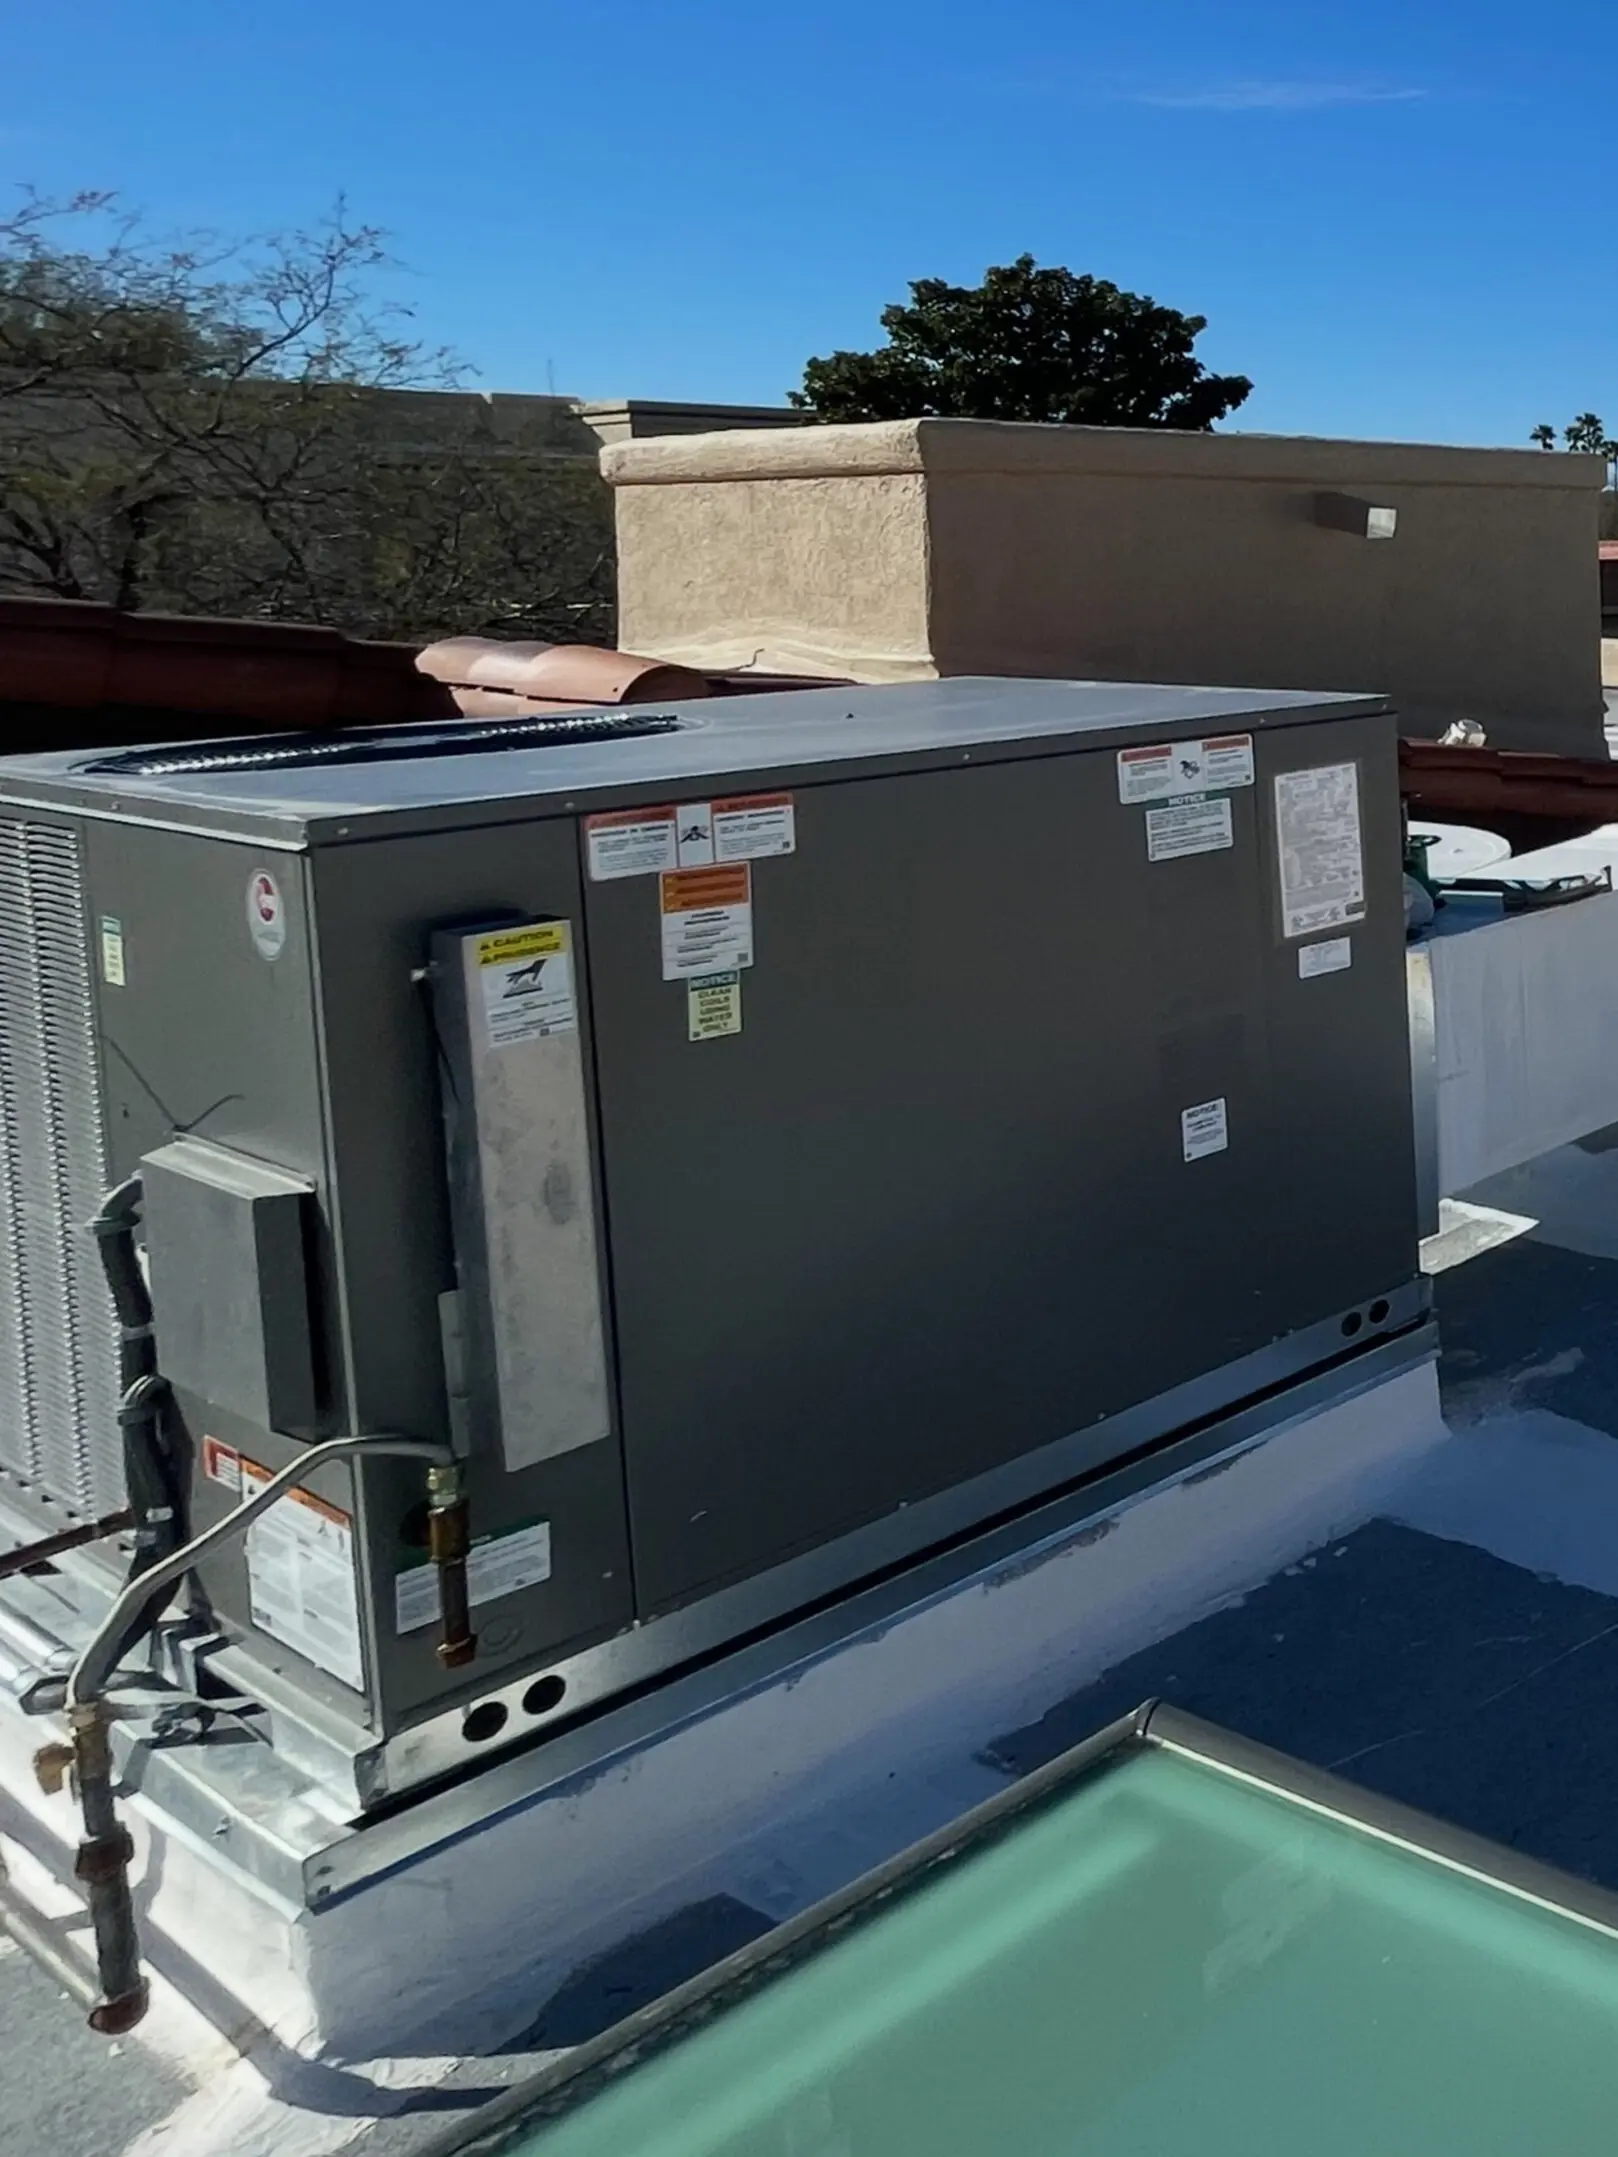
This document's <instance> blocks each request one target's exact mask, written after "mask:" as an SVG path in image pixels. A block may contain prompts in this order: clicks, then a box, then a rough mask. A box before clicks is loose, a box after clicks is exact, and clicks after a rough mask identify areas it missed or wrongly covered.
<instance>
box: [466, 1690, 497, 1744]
mask: <svg viewBox="0 0 1618 2157" xmlns="http://www.w3.org/2000/svg"><path fill="white" fill-rule="evenodd" d="M505 1727H506V1704H505V1702H504V1701H503V1700H480V1701H479V1702H478V1704H477V1706H476V1707H475V1708H468V1709H467V1711H466V1714H465V1716H464V1718H463V1719H462V1722H461V1736H462V1737H463V1738H465V1740H466V1742H467V1744H468V1745H486V1744H487V1743H488V1741H489V1739H490V1738H497V1737H498V1736H499V1735H500V1733H501V1731H502V1730H504V1728H505Z"/></svg>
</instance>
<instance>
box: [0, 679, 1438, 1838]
mask: <svg viewBox="0 0 1618 2157" xmlns="http://www.w3.org/2000/svg"><path fill="white" fill-rule="evenodd" d="M0 1101H3V1115H4V1135H5V1170H4V1181H3V1186H0V1297H3V1303H4V1308H3V1315H0V1459H3V1484H0V1498H4V1499H5V1500H7V1502H9V1503H11V1504H12V1505H13V1508H14V1509H16V1508H18V1507H20V1508H21V1509H22V1510H24V1511H31V1513H32V1514H33V1516H34V1517H35V1519H36V1521H39V1520H44V1521H50V1522H54V1523H55V1524H57V1525H58V1526H60V1525H61V1524H62V1523H63V1522H64V1521H70V1520H72V1519H74V1518H77V1517H80V1516H85V1515H89V1514H93V1513H98V1512H105V1511H107V1510H108V1509H110V1508H112V1507H115V1506H117V1505H118V1504H119V1503H120V1502H121V1497H122V1491H123V1474H122V1464H121V1456H120V1433H119V1428H118V1422H117V1416H116V1405H117V1382H116V1372H117V1350H118V1339H117V1329H116V1327H115V1324H114V1321H113V1316H112V1312H111V1310H110V1308H109V1304H108V1299H107V1294H106V1291H105V1289H104V1287H103V1285H102V1281H101V1276H100V1272H99V1270H98V1267H97V1261H96V1254H95V1251H94V1249H93V1248H92V1246H91V1243H90V1241H89V1239H87V1238H86V1237H85V1236H84V1235H83V1233H82V1232H81V1231H82V1224H84V1223H85V1222H86V1221H88V1220H89V1219H90V1218H91V1217H92V1215H94V1214H95V1212H96V1211H97V1208H98V1205H99V1203H100V1200H101V1197H102V1194H103V1193H104V1191H105V1190H106V1189H107V1188H108V1187H109V1186H111V1185H114V1184H116V1183H119V1182H120V1181H122V1180H123V1179H127V1178H130V1177H133V1176H138V1177H139V1178H140V1179H141V1182H142V1200H141V1204H142V1215H143V1227H142V1235H143V1237H144V1242H145V1262H146V1265H147V1268H148V1273H149V1280H150V1287H151V1294H152V1299H153V1302H154V1306H155V1311H156V1334H157V1348H158V1360H159V1363H160V1366H161V1369H162V1372H163V1373H164V1375H165V1376H166V1377H167V1379H168V1380H169V1381H170V1383H171V1385H172V1387H173V1400H174V1405H175V1410H176V1412H177V1417H178V1425H179V1428H180V1430H181V1432H182V1434H183V1440H184V1450H185V1454H186V1457H187V1459H188V1462H189V1477H190V1482H189V1505H190V1522H189V1527H190V1529H191V1531H192V1532H195V1531H196V1530H198V1529H201V1528H204V1527H206V1526H207V1525H208V1524H209V1523H211V1522H213V1521H215V1520H217V1519H218V1518H219V1517H221V1516H222V1515H223V1514H224V1513H225V1512H226V1511H227V1510H228V1509H229V1508H231V1507H232V1506H233V1505H235V1504H236V1503H237V1502H238V1501H239V1499H240V1498H241V1497H242V1496H243V1495H244V1494H245V1493H247V1492H250V1491H251V1490H253V1489H254V1488H255V1487H256V1485H257V1483H258V1482H259V1481H261V1480H262V1479H263V1478H265V1477H266V1476H268V1475H269V1474H271V1473H273V1472H274V1471H276V1470H279V1469H281V1468H283V1467H284V1466H286V1465H287V1464H288V1463H290V1462H291V1461H293V1460H294V1459H295V1458H296V1457H297V1456H298V1454H299V1452H300V1450H301V1449H303V1448H305V1447H307V1446H308V1445H309V1444H311V1443H312V1442H314V1441H318V1440H321V1439H325V1438H330V1437H333V1436H334V1435H347V1434H355V1433H393V1434H404V1435H406V1436H414V1437H418V1438H430V1439H434V1440H439V1441H443V1440H446V1439H447V1440H451V1441H453V1442H454V1444H455V1445H456V1446H457V1447H458V1449H459V1450H460V1451H461V1453H462V1454H463V1455H464V1459H465V1482H466V1488H467V1490H468V1492H469V1497H470V1522H471V1534H472V1549H471V1556H470V1562H469V1566H468V1584H469V1591H470V1599H471V1604H472V1621H473V1626H474V1629H475V1631H476V1634H477V1643H478V1644H477V1652H476V1655H475V1657H474V1658H473V1660H472V1661H471V1662H470V1663H463V1664H460V1665H459V1666H452V1667H446V1664H445V1661H444V1659H443V1658H442V1657H441V1656H439V1655H438V1654H437V1653H436V1652H435V1647H436V1643H437V1637H438V1633H437V1620H438V1616H439V1611H438V1600H439V1588H438V1581H439V1578H440V1576H439V1575H438V1574H436V1573H435V1571H434V1569H433V1566H432V1565H431V1564H430V1563H429V1558H428V1551H427V1547H426V1533H427V1531H426V1526H425V1519H424V1516H425V1510H426V1509H425V1507H424V1505H423V1502H422V1483H421V1474H420V1468H419V1464H415V1465H413V1464H412V1463H410V1462H408V1461H401V1460H399V1459H395V1458H377V1459H366V1458H361V1459H359V1460H357V1461H355V1462H354V1463H352V1464H351V1465H338V1466H332V1467H329V1468H327V1469H324V1470H322V1471H320V1472H318V1473H317V1474H316V1475H315V1476H314V1477H313V1478H312V1482H313V1488H311V1489H310V1490H308V1491H305V1492H300V1493H297V1494H294V1495H289V1496H287V1497H285V1498H283V1499H281V1500H280V1501H279V1502H278V1503H277V1504H276V1505H275V1506H274V1507H273V1509H272V1510H271V1511H269V1512H268V1513H266V1514H265V1515H264V1516H263V1518H262V1519H261V1520H260V1522H259V1523H258V1525H257V1526H255V1527H254V1529H253V1530H252V1531H251V1533H250V1534H249V1535H248V1536H247V1537H246V1539H245V1542H244V1543H240V1544H237V1545H235V1546H234V1547H231V1548H228V1549H227V1550H225V1551H224V1552H222V1553H221V1554H220V1555H218V1556H217V1557H215V1558H212V1559H210V1561H209V1562H208V1563H207V1564H206V1565H205V1566H204V1567H203V1569H202V1588H203V1590H204V1591H205V1605H204V1606H202V1607H200V1608H198V1609H194V1610H193V1611H192V1613H191V1615H190V1616H189V1617H188V1618H187V1617H184V1616H177V1617H176V1618H175V1620H174V1622H173V1624H172V1625H171V1627H170V1631H171V1632H172V1633H174V1634H175V1635H176V1636H177V1637H179V1638H180V1639H181V1640H182V1641H183V1640H184V1639H185V1638H186V1637H187V1635H188V1633H189V1635H190V1637H191V1638H192V1641H193V1651H194V1652H199V1653H201V1654H202V1655H203V1656H204V1658H205V1659H206V1660H208V1661H210V1662H211V1663H212V1665H213V1666H214V1667H215V1668H216V1669H217V1671H219V1672H220V1673H222V1674H223V1679H224V1681H226V1682H228V1683H229V1684H230V1685H232V1686H233V1687H235V1688H238V1689H240V1690H241V1691H244V1692H247V1693H249V1694H250V1695H252V1696H253V1697H255V1698H257V1699H259V1700H261V1701H263V1702H265V1703H266V1704H267V1705H268V1706H269V1708H270V1710H271V1711H272V1717H273V1718H275V1719H276V1728H277V1731H278V1742H279V1741H280V1739H279V1733H280V1732H281V1731H283V1730H285V1731H287V1732H290V1733H293V1734H294V1736H293V1737H289V1738H288V1740H287V1742H289V1743H292V1742H297V1743H300V1744H302V1745H304V1747H305V1749H306V1750H308V1749H310V1748H313V1749H316V1750H318V1749H319V1748H320V1747H324V1748H325V1749H326V1754H327V1755H328V1756H330V1757H339V1756H340V1757H341V1758H342V1759H343V1760H344V1761H346V1762H347V1763H348V1768H349V1770H351V1772H352V1778H353V1796H354V1800H355V1802H356V1803H357V1804H358V1805H359V1806H360V1807H362V1808H363V1807H366V1806H370V1805H374V1804H375V1803H377V1802H379V1801H381V1800H382V1799H384V1798H386V1797H389V1796H391V1795H393V1794H395V1793H397V1792H400V1791H402V1790H406V1789H409V1788H411V1787H412V1786H416V1785H420V1784H422V1783H423V1782H425V1781H428V1780H430V1779H432V1778H435V1777H438V1776H440V1775H443V1774H445V1773H447V1772H449V1771H451V1770H454V1769H457V1768H459V1767H461V1766H462V1765H464V1763H465V1762H466V1761H467V1760H468V1759H470V1758H476V1757H479V1756H480V1755H482V1754H485V1753H488V1752H490V1751H493V1750H497V1749H499V1748H500V1747H501V1746H504V1745H506V1744H509V1743H511V1742H513V1741H516V1740H519V1739H522V1738H526V1737H530V1736H532V1735H533V1734H534V1733H535V1732H536V1731H539V1730H542V1729H543V1728H544V1727H545V1726H546V1725H547V1724H550V1723H554V1722H555V1721H557V1720H558V1719H563V1718H567V1717H571V1716H574V1715H577V1714H579V1713H580V1712H583V1711H587V1710H589V1709H591V1708H593V1707H595V1706H596V1705H598V1704H599V1703H601V1702H603V1701H604V1700H606V1699H608V1698H610V1697H612V1696H614V1695H617V1694H619V1693H621V1692H622V1691H623V1690H624V1689H626V1688H629V1687H634V1686H640V1685H644V1684H645V1683H647V1682H648V1681H650V1680H653V1679H656V1678H657V1677H659V1676H660V1675H661V1674H663V1673H666V1672H668V1671H670V1670H672V1669H675V1668H676V1667H678V1666H680V1665H683V1664H686V1663H689V1662H690V1661H691V1660H692V1659H694V1658H698V1657H704V1656H708V1655H711V1654H712V1653H713V1652H715V1651H716V1650H718V1649H721V1648H723V1647H724V1646H725V1645H726V1644H728V1643H732V1642H734V1641H736V1640H738V1639H740V1638H742V1637H744V1636H747V1635H751V1634H755V1633H757V1632H758V1631H759V1630H760V1629H762V1628H768V1627H770V1626H772V1625H775V1624H777V1623H778V1622H780V1621H781V1620H783V1619H784V1618H786V1617H787V1616H789V1615H790V1614H792V1613H794V1612H796V1611H799V1610H801V1609H803V1608H805V1607H806V1606H809V1605H811V1604H814V1603H816V1602H819V1601H822V1600H824V1599H826V1598H829V1597H834V1596H836V1595H838V1594H839V1593H841V1592H842V1591H845V1590H847V1589H848V1588H849V1587H850V1586H851V1585H852V1584H854V1583H857V1582H860V1581H862V1580H865V1579H868V1578H869V1577H871V1576H873V1575H875V1574H878V1573H880V1572H882V1571H883V1570H885V1569H891V1568H894V1567H897V1566H901V1565H902V1564H904V1563H905V1562H906V1561H908V1560H910V1559H912V1558H914V1557H915V1556H916V1555H917V1554H918V1553H921V1552H924V1551H926V1550H928V1549H930V1548H932V1547H934V1546H936V1545H938V1544H940V1543H942V1542H944V1541H946V1540H948V1539H950V1538H954V1537H958V1536H961V1535H962V1534H964V1533H966V1532H968V1531H971V1530H972V1529H974V1528H977V1527H980V1526H981V1525H982V1524H983V1523H985V1522H986V1521H989V1520H991V1519H996V1518H999V1517H1002V1516H1007V1515H1010V1514H1013V1513H1015V1511H1016V1510H1017V1509H1018V1508H1020V1507H1023V1506H1025V1505H1029V1504H1031V1503H1032V1502H1034V1501H1035V1500H1036V1499H1038V1498H1040V1497H1041V1496H1043V1495H1045V1494H1048V1493H1050V1492H1051V1491H1053V1490H1056V1489H1058V1488H1060V1487H1062V1486H1065V1485H1069V1484H1072V1483H1074V1482H1075V1481H1076V1480H1078V1479H1081V1478H1083V1477H1085V1476H1086V1475H1088V1474H1092V1473H1094V1472H1095V1471H1096V1470H1098V1469H1099V1468H1101V1467H1102V1466H1104V1465H1105V1464H1108V1463H1111V1462H1115V1461H1117V1460H1118V1459H1120V1458H1121V1457H1124V1456H1126V1455H1130V1454H1134V1453H1137V1452H1139V1451H1141V1450H1142V1449H1145V1448H1149V1447H1151V1446H1152V1445H1154V1444H1155V1443H1157V1442H1158V1441H1160V1440H1162V1439H1164V1438H1165V1437H1167V1436H1169V1435H1171V1434H1173V1433H1176V1432H1179V1431H1182V1430H1184V1429H1185V1428H1186V1427H1187V1426H1190V1425H1192V1424H1194V1423H1195V1422H1197V1421H1198V1420H1199V1419H1203V1418H1208V1417H1211V1416H1214V1415H1216V1414H1217V1413H1220V1412H1222V1411H1224V1410H1227V1409H1229V1408H1230V1407H1232V1406H1233V1405H1234V1404H1237V1403H1240V1402H1242V1401H1245V1400H1248V1399H1250V1398H1253V1397H1255V1396H1257V1395H1260V1394H1262V1393H1265V1392H1267V1391H1270V1390H1273V1389H1275V1388H1279V1387H1283V1386H1285V1385H1287V1384H1288V1383H1289V1382H1290V1381H1293V1380H1295V1379H1297V1378H1299V1377H1300V1376H1302V1375H1304V1374H1306V1373H1309V1372H1312V1371H1315V1370H1317V1369H1318V1368H1320V1367H1322V1366H1324V1365H1327V1364H1329V1363H1331V1362H1332V1361H1333V1360H1334V1359H1340V1358H1343V1357H1346V1356H1351V1355H1353V1354H1354V1353H1356V1352H1357V1351H1358V1350H1359V1349H1360V1348H1362V1347H1363V1346H1365V1344H1366V1343H1367V1342H1369V1341H1371V1340H1372V1339H1374V1338H1375V1337H1376V1336H1378V1335H1386V1334H1387V1333H1388V1332H1390V1331H1396V1330H1398V1329H1399V1328H1401V1327H1405V1326H1408V1325H1411V1324H1413V1323H1415V1322H1416V1321H1417V1320H1418V1319H1419V1317H1420V1315H1421V1313H1422V1309H1423V1292H1422V1289H1421V1287H1420V1283H1419V1279H1418V1273H1417V1263H1416V1209H1415V1200H1414V1168H1413V1154H1412V1132H1411V1102H1410V1082H1409V1059H1408V1046H1407V1036H1406V1015H1405V988H1404V955H1403V904H1402V887H1401V869H1400V843H1399V801H1398V791H1397V777H1396V745H1395V736H1394V726H1393V721H1392V718H1391V717H1390V716H1389V715H1388V713H1387V712H1386V710H1385V708H1384V707H1383V706H1382V705H1381V704H1380V703H1379V702H1377V701H1375V700H1370V699H1363V698H1361V699H1355V698H1336V699H1321V698H1318V697H1310V696H1307V695H1297V694H1271V693H1262V694H1260V693H1251V692H1236V691H1219V690H1176V689H1153V688H1133V687H1129V686H1116V685H1097V684H1073V683H1062V682H1032V681H954V682H949V683H927V684H915V685H907V686H901V687H888V688H875V689H853V690H849V689H828V690H826V691H814V692H807V693H802V692H800V693H794V694H791V695H773V696H772V695H761V696H756V697H748V698H740V699H736V700H727V701H722V702H715V703H708V704H702V705H694V706H691V707H689V708H683V709H676V710H672V711H669V712H667V713H657V714H651V715H647V714H640V713H637V714H634V715H630V716H625V715H623V714H617V715H613V716H611V717H600V718H586V719H583V720H577V721H575V720H566V721H555V722H542V721H534V722H523V723H521V724H519V725H516V726H504V727H494V728H484V727H479V726H476V725H461V726H450V727H432V726H428V727H413V728H405V729H400V730H396V731H392V732H388V731H380V732H376V731H373V732H366V733H359V734H355V733H350V734H344V735H337V736H330V737H324V738H318V737H299V738H283V739H279V740H272V741H262V740H261V741H254V742H241V743H229V744H216V745H212V746H206V747H201V748H199V747H195V746H191V747H185V748H181V749H174V750H156V751H137V752H126V753H122V754H116V755H105V754H101V755H97V754H89V755H86V754H85V753H84V752H80V753H79V754H77V755H58V756H52V757H35V758H31V759H27V760H13V761H12V762H11V763H10V764H8V765H6V766H4V767H3V768H0ZM98 1548H99V1549H100V1551H101V1562H102V1563H104V1564H105V1566H106V1567H107V1569H108V1581H109V1584H110V1583H111V1582H113V1581H114V1580H116V1579H117V1578H118V1577H120V1573H121V1568H122V1565H123V1563H124V1562H125V1561H124V1559H123V1557H122V1556H121V1555H120V1554H119V1552H118V1551H117V1549H116V1548H115V1547H114V1546H112V1545H104V1546H98ZM198 1640H200V1642H201V1647H200V1649H198V1648H197V1647H196V1642H197V1641H198Z"/></svg>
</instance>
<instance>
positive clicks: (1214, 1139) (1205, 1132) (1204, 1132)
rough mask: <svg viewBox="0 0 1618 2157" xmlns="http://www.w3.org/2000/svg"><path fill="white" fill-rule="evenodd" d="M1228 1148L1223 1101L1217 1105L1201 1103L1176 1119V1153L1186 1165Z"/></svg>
mask: <svg viewBox="0 0 1618 2157" xmlns="http://www.w3.org/2000/svg"><path fill="white" fill-rule="evenodd" d="M1229 1144H1230V1120H1229V1118H1228V1117H1227V1116H1226V1114H1225V1097H1224V1095H1223V1094H1221V1095H1220V1096H1219V1099H1218V1100H1217V1101H1201V1102H1199V1103H1198V1104H1197V1106H1196V1107H1195V1108H1188V1109H1185V1110H1183V1111H1182V1112H1181V1116H1180V1150H1181V1151H1182V1152H1183V1153H1184V1155H1185V1157H1186V1159H1187V1160H1188V1161H1200V1160H1201V1159H1202V1158H1203V1156H1204V1155H1205V1154H1210V1153H1223V1152H1224V1151H1225V1149H1226V1147H1227V1146H1228V1145H1229Z"/></svg>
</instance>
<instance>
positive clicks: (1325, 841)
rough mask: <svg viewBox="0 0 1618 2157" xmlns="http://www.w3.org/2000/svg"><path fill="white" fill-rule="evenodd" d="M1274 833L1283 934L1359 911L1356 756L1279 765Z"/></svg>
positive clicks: (1361, 870) (1302, 932)
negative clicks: (1307, 767) (1299, 767)
mask: <svg viewBox="0 0 1618 2157" xmlns="http://www.w3.org/2000/svg"><path fill="white" fill-rule="evenodd" d="M1275 841H1276V854H1277V857H1278V859H1279V861H1280V867H1281V933H1282V935H1283V936H1289V937H1290V936H1311V935H1313V934H1314V933H1315V931H1316V930H1318V929H1335V928H1337V927H1339V926H1340V925H1341V924H1342V923H1344V922H1349V921H1362V920H1363V919H1364V918H1365V856H1364V851H1363V849H1362V847H1361V844H1360V772H1359V766H1358V765H1357V764H1318V765H1316V766H1315V767H1314V769H1313V770H1311V771H1284V772H1281V773H1279V774H1278V775H1277V777H1276V781H1275Z"/></svg>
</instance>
